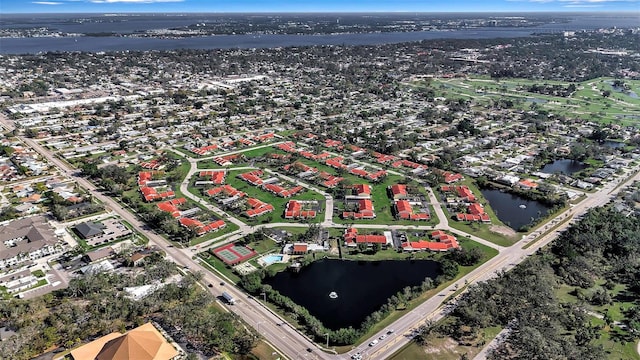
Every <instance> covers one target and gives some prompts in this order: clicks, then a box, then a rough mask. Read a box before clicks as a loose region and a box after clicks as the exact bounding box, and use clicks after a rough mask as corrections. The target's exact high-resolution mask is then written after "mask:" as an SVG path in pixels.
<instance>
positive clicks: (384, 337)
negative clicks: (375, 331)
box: [378, 334, 387, 340]
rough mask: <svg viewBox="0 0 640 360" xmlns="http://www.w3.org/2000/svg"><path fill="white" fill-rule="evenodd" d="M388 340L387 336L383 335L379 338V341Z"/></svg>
mask: <svg viewBox="0 0 640 360" xmlns="http://www.w3.org/2000/svg"><path fill="white" fill-rule="evenodd" d="M386 338H387V334H382V335H380V337H379V338H378V339H380V340H384V339H386Z"/></svg>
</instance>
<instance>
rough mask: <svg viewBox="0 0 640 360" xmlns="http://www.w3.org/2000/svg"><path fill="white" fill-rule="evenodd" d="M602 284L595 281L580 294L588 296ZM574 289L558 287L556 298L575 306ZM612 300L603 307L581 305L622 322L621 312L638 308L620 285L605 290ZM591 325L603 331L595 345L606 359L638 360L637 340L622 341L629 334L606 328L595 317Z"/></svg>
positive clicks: (564, 286) (616, 328)
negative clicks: (605, 355)
mask: <svg viewBox="0 0 640 360" xmlns="http://www.w3.org/2000/svg"><path fill="white" fill-rule="evenodd" d="M603 284H604V281H603V280H598V281H596V284H595V286H593V287H592V288H589V289H582V290H581V291H582V293H583V294H585V296H589V295H590V294H591V293H593V292H594V291H596V290H597V289H599V288H601V287H602V285H603ZM574 290H575V287H573V286H568V285H564V284H563V285H560V286H559V287H558V289H557V290H556V292H555V293H556V296H557V297H558V299H559V300H560V301H562V302H564V303H573V304H577V303H578V302H579V300H578V298H577V297H576V296H575V294H574V293H573V292H574ZM607 291H608V292H609V293H610V294H611V297H612V299H613V302H612V303H611V304H606V305H603V306H594V305H591V304H589V303H588V302H584V304H583V305H582V306H583V307H584V308H586V309H587V310H589V311H593V312H595V313H598V314H600V315H605V314H607V315H608V316H609V317H610V318H611V319H612V320H613V321H622V320H624V315H623V311H624V310H626V309H628V308H630V307H631V306H638V300H637V299H635V298H634V297H633V295H631V294H628V293H627V291H626V287H625V286H624V285H621V284H616V285H615V286H614V287H613V289H612V290H607ZM590 322H591V324H592V325H600V326H602V327H603V329H602V330H601V331H600V338H599V339H597V340H596V344H601V345H602V346H603V347H604V349H605V350H606V351H607V353H608V354H609V356H608V359H612V360H613V359H635V360H638V359H640V355H638V353H637V352H636V343H637V341H638V339H637V338H636V339H635V340H634V341H628V340H627V341H624V340H623V339H627V338H629V334H628V333H627V332H626V331H624V330H621V329H620V328H618V327H617V326H608V325H606V324H605V322H604V321H603V320H601V319H599V318H597V317H595V316H592V317H591V320H590Z"/></svg>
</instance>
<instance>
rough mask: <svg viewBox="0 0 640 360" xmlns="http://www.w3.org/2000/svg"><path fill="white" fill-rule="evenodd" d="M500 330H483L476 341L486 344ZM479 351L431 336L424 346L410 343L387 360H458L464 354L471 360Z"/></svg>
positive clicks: (479, 348) (444, 338)
mask: <svg viewBox="0 0 640 360" xmlns="http://www.w3.org/2000/svg"><path fill="white" fill-rule="evenodd" d="M501 330H502V329H501V328H499V327H491V328H486V329H483V330H481V331H480V332H479V337H478V339H477V341H479V342H482V341H485V342H487V343H488V342H489V341H491V340H492V339H493V338H494V337H496V335H498V333H499V332H500V331H501ZM481 349H482V347H477V346H465V345H460V344H458V343H457V342H456V341H455V340H453V339H451V338H449V337H438V336H436V335H432V336H430V337H429V338H428V339H427V345H426V346H420V345H418V344H417V343H416V342H415V341H410V342H409V343H408V344H407V345H405V346H404V347H402V348H401V349H400V350H398V351H397V352H396V353H395V354H393V355H391V356H390V357H389V360H414V359H424V358H427V359H430V360H459V359H460V358H461V356H462V355H464V354H466V355H467V358H468V359H473V357H474V356H476V355H477V354H478V353H479V352H480V350H481ZM427 354H428V355H427Z"/></svg>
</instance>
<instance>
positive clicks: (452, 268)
mask: <svg viewBox="0 0 640 360" xmlns="http://www.w3.org/2000/svg"><path fill="white" fill-rule="evenodd" d="M460 242H461V246H462V249H463V250H458V251H454V252H450V253H446V254H443V253H438V254H435V253H427V252H422V253H416V254H407V253H401V252H397V251H395V250H391V249H389V250H381V251H378V252H376V253H375V254H371V255H365V254H363V253H362V252H358V255H346V256H345V258H346V259H353V260H360V261H380V260H389V259H391V260H419V259H430V260H436V261H438V262H440V264H441V267H442V270H441V272H442V273H441V275H440V276H438V277H437V278H436V279H429V278H427V279H425V281H424V282H423V283H422V285H420V286H413V287H407V288H405V289H403V290H402V291H400V292H398V294H396V295H394V296H392V297H391V298H390V299H389V300H388V301H387V303H386V304H385V305H383V306H382V307H381V308H380V309H379V310H378V311H375V312H374V313H373V314H371V315H370V316H369V317H367V319H366V320H365V321H364V322H363V323H362V324H360V326H359V327H358V328H343V329H338V330H331V329H327V328H325V327H324V326H323V325H322V323H321V322H320V321H318V320H317V319H316V318H315V317H313V315H311V314H309V312H308V311H307V310H306V309H305V308H303V307H301V306H299V305H297V304H295V303H294V302H293V301H292V300H291V299H289V298H287V297H285V296H282V295H281V294H279V293H278V292H277V291H276V290H274V289H273V288H272V287H270V286H268V285H263V284H262V281H263V279H264V277H265V276H273V275H275V273H276V272H277V271H280V270H282V267H278V268H272V267H269V268H267V269H266V270H265V271H262V270H260V271H257V272H254V273H251V274H249V275H245V276H243V277H241V278H240V282H239V284H240V285H241V286H242V287H243V288H244V289H245V290H247V291H248V292H249V293H251V294H253V295H259V294H260V293H263V292H264V293H265V294H266V298H267V300H268V301H269V302H270V303H272V304H273V305H275V307H276V308H277V309H278V310H279V311H281V312H282V313H283V315H284V316H285V317H286V318H288V319H290V320H292V321H293V322H294V323H296V324H298V326H299V327H300V328H301V329H303V330H304V331H305V332H307V333H308V334H310V335H311V336H313V337H314V338H315V339H317V341H319V342H321V341H322V339H323V338H324V334H325V333H329V334H330V335H329V339H330V342H331V343H332V344H335V345H338V346H340V345H347V344H354V343H357V342H358V341H360V340H361V339H365V338H366V337H367V336H369V335H371V334H372V333H373V332H375V331H377V330H379V329H381V328H382V327H384V326H387V325H388V324H390V323H391V322H393V321H395V320H396V319H397V318H398V317H399V316H402V314H404V313H406V312H407V311H410V309H412V308H413V307H415V306H417V305H419V304H420V303H422V302H423V301H425V300H426V299H427V298H428V297H430V296H432V295H433V294H435V293H436V292H437V291H438V290H439V289H442V288H443V287H444V286H446V285H447V284H449V283H450V281H452V280H453V279H456V278H459V277H461V276H464V275H466V274H467V273H468V272H470V271H471V270H473V269H474V268H476V267H477V266H479V265H480V264H482V263H484V262H485V261H487V260H489V259H490V258H491V257H493V256H495V255H496V254H497V251H496V250H495V249H492V248H489V247H486V246H484V245H481V244H478V243H475V242H473V241H471V240H468V239H460ZM342 253H343V254H344V253H345V251H344V250H343V251H342ZM319 255H322V254H319ZM320 257H321V256H312V255H307V256H305V257H303V258H299V261H300V262H301V263H302V265H303V266H305V265H308V264H310V263H311V262H313V261H314V259H316V258H320ZM376 329H377V330H376ZM340 349H341V350H346V348H344V349H342V348H340Z"/></svg>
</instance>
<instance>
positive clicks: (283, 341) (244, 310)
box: [0, 116, 640, 359]
mask: <svg viewBox="0 0 640 360" xmlns="http://www.w3.org/2000/svg"><path fill="white" fill-rule="evenodd" d="M0 121H2V117H1V116H0ZM22 140H23V141H24V142H25V143H27V144H28V145H29V146H31V147H32V148H34V149H35V150H36V151H38V152H39V153H40V154H42V155H43V156H44V157H45V158H47V159H48V160H49V161H50V162H51V163H52V164H54V165H55V166H57V167H58V168H60V169H61V170H62V171H63V172H64V173H66V174H67V176H69V177H71V178H73V179H74V180H75V181H77V182H78V184H79V185H81V186H83V187H85V188H86V189H88V190H89V191H91V192H92V193H93V194H94V195H95V196H96V198H98V199H99V200H100V201H102V202H103V203H104V204H105V206H106V207H107V208H110V209H111V210H112V211H114V212H116V213H117V214H119V215H120V216H121V217H122V218H123V219H125V220H126V221H128V222H129V223H130V224H131V225H132V226H133V227H134V228H135V229H136V230H138V231H140V232H142V233H145V234H146V235H147V236H148V238H149V240H150V242H151V243H153V244H155V245H156V246H158V247H160V248H161V249H163V250H164V251H165V252H166V253H167V254H168V255H169V256H170V257H171V258H172V259H173V260H174V261H175V262H176V263H178V264H179V265H182V266H184V267H185V268H188V269H189V270H191V271H193V272H196V271H202V270H205V268H204V267H203V266H201V265H200V264H199V260H198V259H197V258H196V259H194V258H192V253H193V251H192V249H177V248H174V247H172V246H171V245H170V244H168V242H167V241H166V240H165V239H163V238H161V237H160V236H158V235H157V234H155V233H153V232H149V231H145V230H144V228H145V227H144V224H143V223H141V222H140V221H138V219H137V218H136V217H135V216H134V215H132V214H131V213H129V212H128V211H127V210H125V209H124V208H123V207H122V206H120V204H118V203H116V202H115V201H114V200H113V199H111V198H109V197H106V196H104V195H102V194H101V193H100V192H99V191H97V189H96V188H95V186H94V185H93V184H91V183H90V182H88V181H87V180H85V179H83V178H80V177H77V176H74V175H73V171H72V170H71V169H69V168H68V167H67V165H66V164H65V163H64V162H62V161H60V160H59V159H57V158H55V157H54V156H53V155H52V154H51V153H49V152H48V151H47V150H46V149H44V148H43V147H42V146H40V145H39V144H37V143H36V142H35V141H33V140H31V139H26V138H23V139H22ZM194 172H195V171H194ZM639 178H640V175H639V174H636V175H635V176H634V177H633V178H632V179H630V180H628V181H627V183H628V182H631V181H632V180H634V179H639ZM616 185H618V183H617V182H611V183H609V184H607V185H605V187H604V188H603V189H601V190H600V191H598V192H597V193H593V194H589V195H587V198H586V199H585V200H583V201H582V202H581V203H580V204H578V205H576V206H575V207H573V208H572V209H570V210H567V211H566V212H565V215H562V216H567V217H571V218H573V217H574V216H577V215H581V214H583V213H584V212H586V211H587V210H588V209H590V208H592V207H596V206H600V205H603V204H605V203H606V202H608V201H609V200H610V199H611V198H612V197H613V195H614V194H615V193H616V192H617V191H618V190H619V189H620V188H617V189H615V186H616ZM183 192H184V193H185V196H186V195H187V194H189V192H188V191H184V190H183ZM430 197H431V198H432V199H431V201H432V203H433V204H437V199H435V196H434V195H433V193H430ZM196 198H197V197H196ZM212 208H214V207H212ZM434 209H435V212H436V215H437V216H438V219H439V221H440V223H439V226H438V228H447V229H450V228H449V227H448V224H446V223H447V219H446V216H444V212H443V211H442V209H439V206H434ZM220 212H221V211H220ZM570 223H571V221H567V222H565V223H563V224H561V225H560V226H559V228H558V229H556V230H554V231H553V232H551V233H549V234H547V235H545V236H543V237H542V238H541V239H538V240H537V242H536V243H535V244H534V245H533V246H531V247H530V248H528V249H524V248H523V246H524V245H526V244H527V243H528V242H529V241H531V240H533V239H534V237H533V236H527V237H525V238H523V239H522V240H520V241H519V242H518V243H516V244H515V245H513V246H511V247H509V248H502V247H499V246H497V245H495V244H491V243H488V242H486V241H484V240H482V239H479V238H476V237H474V236H471V238H472V239H474V240H476V241H479V242H482V243H487V245H489V246H492V247H494V248H496V249H498V250H499V251H500V253H499V254H498V255H497V256H495V257H494V258H492V259H491V260H489V261H488V262H486V263H485V264H483V265H482V266H480V267H479V268H477V269H475V270H474V271H472V272H471V273H469V274H467V275H466V276H464V277H463V278H461V279H459V280H458V281H456V282H455V283H454V284H451V285H450V286H448V287H447V288H445V289H443V290H442V291H441V292H439V293H438V294H437V295H436V296H433V297H432V298H430V299H428V300H427V301H426V302H424V303H423V304H421V305H420V306H418V307H417V308H415V309H414V310H412V311H411V312H409V313H408V314H406V315H405V316H403V317H402V318H400V319H399V320H397V321H396V322H394V323H393V324H392V325H391V326H390V327H389V328H393V329H395V330H396V331H395V332H394V333H393V334H392V335H391V336H389V337H388V338H387V339H385V340H382V341H380V343H379V344H378V345H376V346H374V347H369V346H368V345H367V344H368V343H369V342H370V341H372V340H373V339H376V338H379V337H380V336H381V335H382V334H383V333H386V331H387V329H384V330H382V331H381V332H380V333H378V334H375V335H374V336H373V337H372V338H371V339H369V340H367V341H365V342H364V343H363V345H360V346H359V347H357V348H356V349H354V350H353V351H351V352H349V354H342V355H332V354H327V353H323V352H320V350H319V349H318V348H317V345H316V344H314V343H312V342H311V341H310V340H309V339H308V338H306V337H305V336H304V335H302V334H300V333H298V332H297V331H295V329H293V328H291V327H290V326H289V325H287V324H286V323H285V322H284V321H283V319H281V318H280V317H279V316H277V315H276V314H274V313H272V312H271V311H270V310H268V309H267V308H265V307H263V306H262V305H261V303H259V302H258V301H256V300H255V299H253V298H251V297H247V295H246V294H245V293H243V292H242V291H240V290H239V289H237V288H235V287H233V286H230V285H228V284H227V285H220V283H221V279H220V277H218V276H216V275H214V274H213V273H212V272H209V271H202V272H203V274H204V278H203V279H204V281H205V282H207V283H209V284H211V285H212V287H210V288H208V289H209V291H210V292H212V293H213V294H214V295H220V294H221V292H222V291H226V292H228V293H230V294H231V295H233V296H234V297H235V298H236V299H237V304H236V305H233V306H230V307H229V309H230V310H231V311H233V312H234V313H236V314H238V315H239V316H241V317H242V318H243V319H244V320H245V321H246V322H247V323H248V324H249V325H251V326H253V327H254V328H256V329H257V330H258V331H259V332H260V333H261V334H262V335H263V336H264V337H265V338H266V339H267V341H269V342H270V343H272V344H273V345H274V346H275V347H276V348H278V350H279V351H281V352H282V353H283V354H285V355H286V357H288V358H291V359H304V358H309V359H346V358H348V357H349V355H350V354H352V353H354V352H356V351H362V352H364V354H365V358H367V359H385V358H388V357H389V356H390V355H391V354H393V353H394V352H395V351H397V350H398V349H400V348H401V347H402V346H404V345H405V344H406V343H407V342H409V341H410V339H411V336H410V329H412V328H416V327H418V326H419V325H421V324H423V323H424V321H425V320H427V319H428V320H434V321H437V320H438V319H440V318H442V317H443V316H444V315H445V314H446V313H447V312H448V311H449V310H450V309H451V308H450V307H447V306H442V305H443V303H444V300H445V298H447V297H448V295H450V294H452V293H453V292H454V291H456V290H457V289H460V288H464V287H465V285H467V284H472V283H474V282H477V281H483V280H486V279H489V278H491V277H493V276H495V274H496V272H497V271H499V270H508V269H510V268H512V267H513V266H515V265H517V264H518V263H520V262H521V261H522V260H523V259H525V258H526V257H527V256H528V255H530V254H532V253H534V252H535V251H536V250H537V249H538V248H540V247H542V246H544V245H546V244H548V243H549V242H551V241H552V240H554V239H555V238H556V237H557V236H558V234H559V233H560V232H561V231H562V230H564V229H566V227H568V226H569V225H570ZM445 224H446V225H445ZM280 225H285V226H292V225H294V224H280ZM298 225H301V226H306V225H305V224H298ZM327 225H330V226H333V227H343V226H345V225H341V224H333V223H331V224H327ZM366 227H367V228H378V227H377V226H373V225H367V226H366ZM379 227H380V228H384V229H393V228H407V226H387V225H381V226H379ZM408 228H411V229H420V230H428V229H433V228H434V227H433V226H409V227H408ZM245 229H246V228H245ZM252 230H255V228H253V229H252V228H249V229H248V231H252ZM452 231H453V230H452ZM234 236H237V235H234ZM466 236H469V235H468V234H466ZM307 349H313V352H308V351H307Z"/></svg>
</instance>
